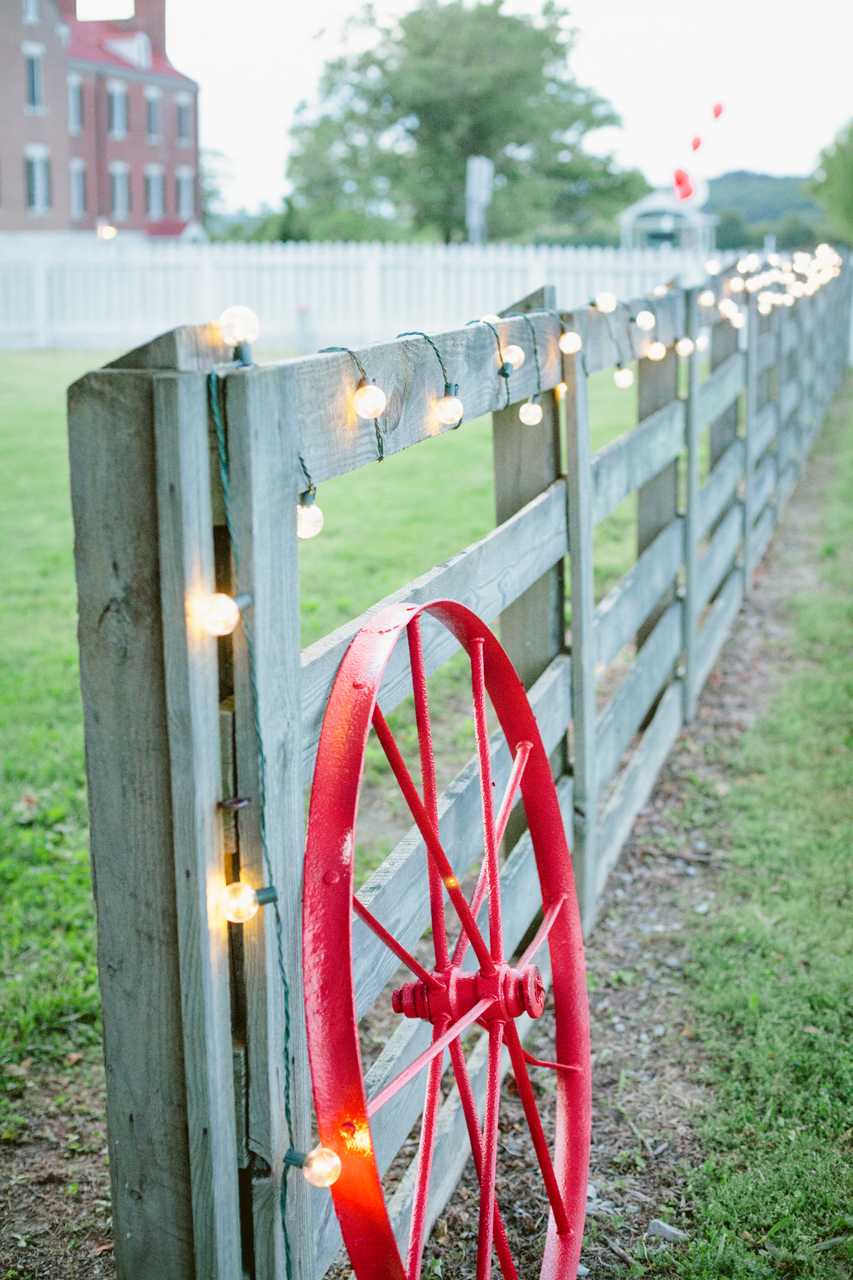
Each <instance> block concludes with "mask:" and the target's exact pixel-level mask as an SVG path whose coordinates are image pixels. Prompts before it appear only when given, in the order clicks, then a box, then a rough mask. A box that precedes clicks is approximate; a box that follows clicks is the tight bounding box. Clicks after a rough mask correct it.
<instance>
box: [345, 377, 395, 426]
mask: <svg viewBox="0 0 853 1280" xmlns="http://www.w3.org/2000/svg"><path fill="white" fill-rule="evenodd" d="M387 404H388V398H387V396H386V395H385V392H384V391H383V390H382V388H381V387H379V386H377V385H376V382H375V380H374V381H373V382H368V381H367V378H361V380H360V381H359V384H358V386H357V387H356V389H355V394H354V395H353V398H352V407H353V408H354V409H355V411H356V413H357V414H358V416H359V417H360V418H378V417H379V416H380V415H381V414H383V413H384V412H385V407H386V405H387Z"/></svg>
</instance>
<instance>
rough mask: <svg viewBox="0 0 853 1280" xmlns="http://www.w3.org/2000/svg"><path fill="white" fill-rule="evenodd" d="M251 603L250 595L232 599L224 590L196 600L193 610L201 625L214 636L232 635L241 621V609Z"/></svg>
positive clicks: (192, 606)
mask: <svg viewBox="0 0 853 1280" xmlns="http://www.w3.org/2000/svg"><path fill="white" fill-rule="evenodd" d="M250 603H251V597H250V596H237V598H236V599H232V597H231V596H227V595H226V594H225V593H224V591H214V592H213V594H212V595H209V596H204V597H203V598H202V599H201V600H194V601H193V603H192V605H191V612H192V615H193V617H194V618H195V620H196V622H197V623H198V625H199V626H200V627H202V628H203V629H204V630H205V631H207V632H208V634H209V635H212V636H230V635H231V632H232V631H233V630H234V629H235V627H236V626H237V623H238V622H239V621H240V610H241V609H242V608H245V607H246V605H247V604H250Z"/></svg>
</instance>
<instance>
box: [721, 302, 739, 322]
mask: <svg viewBox="0 0 853 1280" xmlns="http://www.w3.org/2000/svg"><path fill="white" fill-rule="evenodd" d="M717 310H718V311H719V313H720V315H721V316H725V317H726V319H727V320H731V318H732V316H736V315H738V314H739V313H740V307H739V306H738V304H737V303H736V302H735V301H734V299H733V298H720V301H719V302H718V303H717Z"/></svg>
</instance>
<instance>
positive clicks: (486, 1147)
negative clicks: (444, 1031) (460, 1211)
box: [477, 1022, 512, 1280]
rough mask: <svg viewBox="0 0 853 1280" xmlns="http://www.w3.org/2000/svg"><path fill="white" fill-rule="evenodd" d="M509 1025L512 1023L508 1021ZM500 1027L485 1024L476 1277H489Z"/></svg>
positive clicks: (490, 1268)
mask: <svg viewBox="0 0 853 1280" xmlns="http://www.w3.org/2000/svg"><path fill="white" fill-rule="evenodd" d="M509 1025H510V1026H512V1023H510V1024H509ZM503 1031H504V1024H503V1023H502V1022H493V1023H492V1024H491V1026H490V1027H489V1067H488V1080H487V1083H486V1113H485V1115H484V1117H483V1164H482V1171H481V1173H480V1223H479V1230H478V1233H477V1280H489V1278H490V1276H491V1274H492V1244H493V1242H494V1231H493V1226H494V1221H495V1215H494V1209H493V1202H494V1198H495V1182H496V1179H497V1161H498V1113H499V1110H500V1103H501V1049H502V1047H503Z"/></svg>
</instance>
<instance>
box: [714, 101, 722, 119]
mask: <svg viewBox="0 0 853 1280" xmlns="http://www.w3.org/2000/svg"><path fill="white" fill-rule="evenodd" d="M722 114H723V104H722V102H715V103H714V119H715V120H719V118H720V116H721V115H722Z"/></svg>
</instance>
